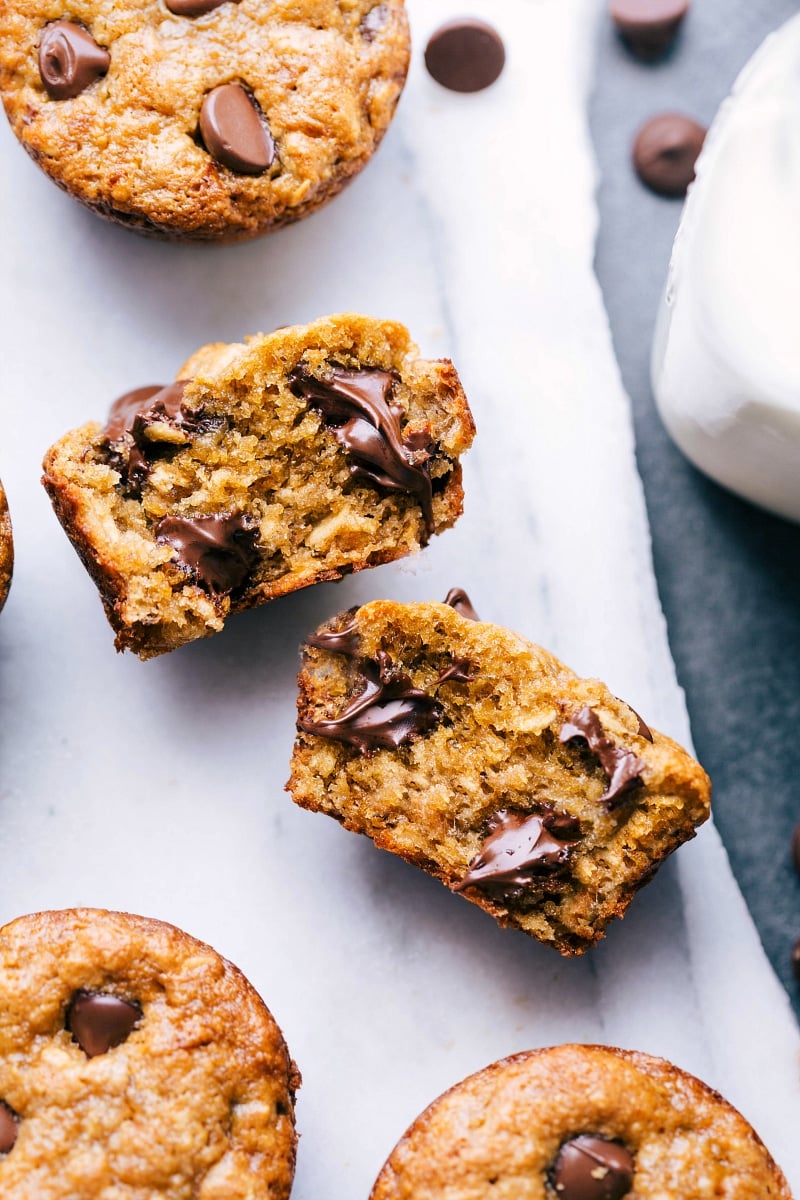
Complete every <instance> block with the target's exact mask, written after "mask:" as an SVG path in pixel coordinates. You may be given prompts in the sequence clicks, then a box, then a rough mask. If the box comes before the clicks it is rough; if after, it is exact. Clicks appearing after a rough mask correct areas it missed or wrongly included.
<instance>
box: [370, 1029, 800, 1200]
mask: <svg viewBox="0 0 800 1200" xmlns="http://www.w3.org/2000/svg"><path fill="white" fill-rule="evenodd" d="M721 1196H724V1197H725V1200H770V1198H772V1200H791V1193H790V1191H789V1187H788V1185H787V1183H786V1180H785V1179H784V1177H783V1175H782V1173H781V1171H780V1170H779V1168H778V1167H777V1166H776V1164H775V1163H774V1162H773V1160H772V1158H771V1157H770V1155H769V1153H768V1151H767V1150H766V1148H765V1146H764V1145H763V1143H762V1142H761V1140H760V1138H759V1137H758V1135H757V1134H756V1132H755V1131H754V1130H753V1128H752V1127H751V1126H750V1125H749V1124H748V1123H747V1121H745V1119H744V1117H742V1116H741V1115H740V1114H739V1113H738V1112H737V1111H736V1109H735V1108H733V1107H731V1105H730V1104H728V1102H727V1101H726V1100H723V1098H722V1097H721V1096H720V1095H719V1094H718V1093H717V1092H714V1091H712V1090H711V1088H709V1087H706V1085H705V1084H704V1083H701V1082H700V1081H699V1080H698V1079H695V1078H694V1077H693V1076H691V1075H687V1074H686V1073H685V1072H684V1071H681V1070H679V1069H678V1068H677V1067H674V1066H673V1065H672V1064H671V1063H668V1062H666V1061H665V1060H664V1059H661V1058H652V1057H650V1055H648V1054H638V1053H635V1052H633V1051H629V1050H616V1049H613V1048H612V1047H608V1046H554V1047H552V1048H551V1049H547V1050H533V1051H530V1052H529V1053H527V1054H517V1055H515V1056H514V1057H513V1058H507V1059H504V1060H503V1061H502V1062H497V1063H494V1064H493V1065H492V1066H490V1067H487V1068H486V1070H484V1071H480V1072H478V1074H477V1075H473V1076H471V1078H469V1079H466V1080H465V1081H464V1082H463V1083H460V1084H458V1085H457V1086H456V1087H454V1088H453V1089H452V1090H451V1091H449V1092H446V1093H445V1094H444V1096H441V1097H440V1099H438V1100H437V1101H436V1102H435V1103H434V1104H432V1105H431V1107H430V1108H429V1109H427V1111H426V1112H424V1113H423V1114H422V1116H421V1117H419V1118H418V1119H417V1120H416V1121H415V1122H414V1124H413V1125H412V1126H411V1128H410V1129H409V1130H408V1132H407V1133H406V1134H405V1136H404V1137H403V1138H401V1140H400V1141H399V1142H398V1144H397V1146H396V1147H395V1149H394V1150H393V1151H392V1154H391V1155H390V1157H389V1161H388V1162H387V1163H386V1166H385V1167H384V1168H383V1170H382V1171H381V1173H380V1175H379V1176H378V1180H377V1182H376V1184H375V1187H374V1189H373V1191H372V1195H371V1200H441V1198H442V1197H447V1200H490V1198H491V1200H624V1198H625V1197H630V1200H712V1197H721Z"/></svg>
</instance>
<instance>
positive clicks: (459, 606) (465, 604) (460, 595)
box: [444, 588, 480, 621]
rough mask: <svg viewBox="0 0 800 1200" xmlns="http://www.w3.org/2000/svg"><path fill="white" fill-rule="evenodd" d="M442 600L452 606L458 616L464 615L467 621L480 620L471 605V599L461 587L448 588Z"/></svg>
mask: <svg viewBox="0 0 800 1200" xmlns="http://www.w3.org/2000/svg"><path fill="white" fill-rule="evenodd" d="M444 602H445V604H449V605H450V607H451V608H454V609H455V610H456V612H457V613H458V614H459V615H460V616H462V617H466V618H467V620H468V621H480V617H479V616H478V614H477V613H476V612H475V609H474V608H473V607H472V601H471V600H470V598H469V596H468V595H467V593H466V592H465V591H464V589H463V588H450V591H449V592H448V593H447V595H446V596H445V598H444Z"/></svg>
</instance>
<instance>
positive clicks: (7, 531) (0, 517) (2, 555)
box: [0, 483, 14, 609]
mask: <svg viewBox="0 0 800 1200" xmlns="http://www.w3.org/2000/svg"><path fill="white" fill-rule="evenodd" d="M13 571H14V539H13V537H12V534H11V517H10V516H9V514H8V501H7V499H6V493H5V491H4V489H3V485H2V483H0V609H1V608H2V607H3V605H4V604H5V602H6V600H7V598H8V590H9V588H10V587H11V576H12V574H13Z"/></svg>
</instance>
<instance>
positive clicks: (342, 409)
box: [289, 366, 434, 535]
mask: <svg viewBox="0 0 800 1200" xmlns="http://www.w3.org/2000/svg"><path fill="white" fill-rule="evenodd" d="M289 381H290V385H291V388H292V391H293V393H294V395H295V396H299V397H302V398H303V399H305V400H307V401H308V403H309V404H310V405H311V407H312V408H316V409H317V410H318V411H319V412H320V413H321V415H322V419H323V421H324V422H325V424H326V425H329V426H331V428H332V429H333V432H334V436H335V437H336V440H337V441H338V443H339V445H340V446H341V447H342V448H343V450H345V452H346V453H347V454H348V455H349V457H350V458H351V459H352V465H351V467H350V470H351V473H352V474H353V476H354V477H355V478H360V479H367V480H369V482H370V483H372V484H374V485H375V487H377V488H379V489H383V490H385V491H390V492H408V493H410V494H411V495H412V496H414V497H416V499H417V501H418V503H419V505H420V508H421V509H422V514H423V517H424V519H425V528H426V531H427V533H428V534H429V535H430V534H431V533H433V529H434V523H433V489H432V486H431V476H430V471H429V469H428V460H429V458H430V457H431V453H432V450H433V447H432V445H431V443H430V441H429V440H428V439H427V438H425V437H422V438H420V437H419V436H411V437H404V436H403V433H402V430H401V426H400V420H401V418H402V416H403V410H402V409H401V408H400V407H399V406H398V405H396V404H394V403H393V401H392V392H393V388H394V382H395V381H394V377H393V376H392V375H390V374H389V372H388V371H378V370H369V369H364V370H360V371H348V370H344V369H342V368H338V367H336V368H331V369H330V370H329V371H328V372H327V373H326V374H325V376H324V378H321V379H318V378H316V376H314V375H312V374H311V373H310V372H309V371H308V370H307V369H306V368H305V367H304V366H299V367H296V368H295V370H294V371H292V373H291V375H290V377H289Z"/></svg>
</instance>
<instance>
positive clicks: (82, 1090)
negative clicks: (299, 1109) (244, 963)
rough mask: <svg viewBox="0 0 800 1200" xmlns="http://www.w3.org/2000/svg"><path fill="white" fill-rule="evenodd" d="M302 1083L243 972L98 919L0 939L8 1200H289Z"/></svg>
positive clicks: (43, 919)
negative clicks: (296, 1095) (297, 1095)
mask: <svg viewBox="0 0 800 1200" xmlns="http://www.w3.org/2000/svg"><path fill="white" fill-rule="evenodd" d="M299 1082H300V1078H299V1075H298V1073H297V1070H296V1068H295V1066H294V1063H293V1062H292V1060H291V1059H290V1057H289V1053H288V1051H287V1049H286V1045H285V1043H284V1040H283V1037H282V1035H281V1032H280V1030H279V1028H278V1026H277V1025H276V1024H275V1021H274V1020H273V1018H272V1016H271V1015H270V1013H269V1011H268V1009H267V1008H266V1006H265V1005H264V1003H263V1002H262V1000H261V999H260V998H259V996H258V995H257V994H256V992H255V991H254V990H253V988H252V987H251V985H250V984H249V983H248V981H247V980H246V979H245V977H244V976H243V975H242V974H241V972H240V971H238V970H237V969H236V967H234V966H233V965H232V964H231V963H229V962H227V961H226V960H225V959H224V958H220V956H219V955H218V954H217V953H216V952H215V951H214V950H212V949H211V947H210V946H205V945H203V943H202V942H198V941H196V940H195V939H194V938H192V937H190V936H189V935H188V934H186V933H182V932H181V931H180V930H179V929H175V928H174V927H173V926H171V925H165V924H163V923H162V922H161V921H153V920H149V919H147V918H145V917H135V916H130V915H128V914H126V913H112V912H104V911H101V910H98V909H85V908H84V909H72V910H67V911H64V912H45V913H35V914H34V915H33V916H28V917H21V918H20V919H19V920H17V921H14V922H12V923H11V924H10V925H7V926H5V928H4V929H2V930H0V1195H2V1196H3V1200H33V1198H34V1197H35V1198H36V1200H75V1198H76V1197H80V1200H95V1198H96V1200H101V1198H102V1200H110V1198H111V1197H112V1196H113V1198H114V1200H155V1198H156V1197H165V1198H168V1200H233V1198H234V1197H237V1198H238V1197H242V1198H243V1197H248V1200H286V1198H287V1197H288V1196H289V1192H290V1190H291V1185H292V1177H293V1175H294V1161H295V1145H296V1136H295V1129H294V1092H295V1089H296V1088H297V1087H298V1086H299Z"/></svg>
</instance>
